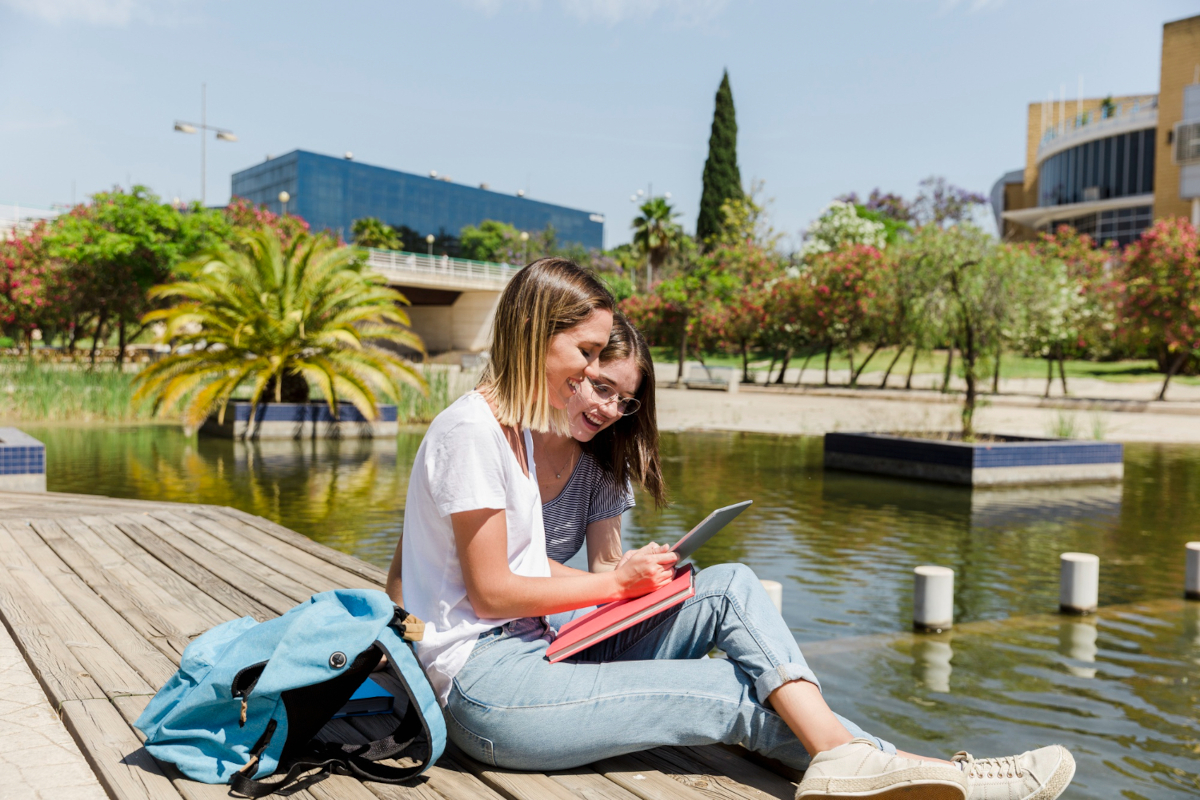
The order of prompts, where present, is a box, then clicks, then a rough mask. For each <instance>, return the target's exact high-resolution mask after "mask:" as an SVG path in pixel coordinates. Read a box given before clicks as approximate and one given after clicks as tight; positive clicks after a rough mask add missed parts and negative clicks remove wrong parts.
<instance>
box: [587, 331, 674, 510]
mask: <svg viewBox="0 0 1200 800" xmlns="http://www.w3.org/2000/svg"><path fill="white" fill-rule="evenodd" d="M631 356H632V357H633V359H634V362H635V363H636V364H637V370H638V372H639V373H640V374H641V376H642V380H641V383H640V384H639V385H638V390H637V394H635V395H634V397H636V398H637V400H638V402H639V403H640V404H641V405H640V407H639V408H638V411H637V413H636V414H631V415H629V416H628V417H621V418H620V419H619V420H617V421H616V422H615V423H613V424H612V425H611V426H609V427H608V428H605V429H604V430H602V431H600V433H598V434H596V437H595V438H593V439H592V440H591V441H590V442H584V443H582V444H581V447H583V449H584V452H587V453H590V454H591V456H592V458H594V459H596V463H597V464H599V465H600V467H601V468H603V469H604V470H605V471H606V472H608V473H609V474H610V475H612V476H613V477H614V478H616V481H617V485H618V486H624V485H625V481H626V480H631V481H633V482H635V483H637V484H639V485H640V486H641V487H642V488H643V489H645V490H646V492H647V493H648V494H649V495H650V496H651V497H653V498H654V505H655V507H657V508H662V507H664V506H665V505H666V504H667V488H666V484H664V482H663V476H662V459H661V458H660V457H659V454H658V411H657V409H656V408H655V405H654V360H653V359H652V358H651V357H650V347H649V345H647V344H646V340H645V338H644V337H643V336H642V334H641V333H640V332H638V329H637V328H635V327H633V325H632V324H630V322H629V320H627V319H626V318H625V315H624V314H622V313H621V312H619V311H618V312H616V313H614V314H613V327H612V333H610V334H609V337H608V344H607V345H606V346H605V348H604V349H603V350H602V351H601V352H600V363H601V364H605V363H608V362H612V361H621V360H622V359H626V358H629V357H631Z"/></svg>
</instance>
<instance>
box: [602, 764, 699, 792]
mask: <svg viewBox="0 0 1200 800" xmlns="http://www.w3.org/2000/svg"><path fill="white" fill-rule="evenodd" d="M592 768H593V769H595V770H596V771H597V772H599V773H600V774H601V775H603V776H604V777H606V778H608V779H609V780H610V781H612V782H613V783H616V784H618V785H619V786H621V787H622V788H624V789H627V790H629V791H630V792H633V793H634V794H636V795H637V796H638V797H640V798H642V800H709V798H710V795H707V794H705V793H704V792H701V791H700V790H699V789H697V788H695V787H692V786H688V785H686V784H684V783H680V782H679V781H677V780H673V779H672V778H670V777H669V776H667V775H664V774H663V773H661V772H659V771H658V770H657V769H654V768H653V767H650V766H648V765H647V764H646V763H645V762H642V761H639V760H637V759H636V758H634V757H633V756H632V755H624V756H615V757H613V758H604V759H601V760H600V761H597V762H596V763H594V764H592Z"/></svg>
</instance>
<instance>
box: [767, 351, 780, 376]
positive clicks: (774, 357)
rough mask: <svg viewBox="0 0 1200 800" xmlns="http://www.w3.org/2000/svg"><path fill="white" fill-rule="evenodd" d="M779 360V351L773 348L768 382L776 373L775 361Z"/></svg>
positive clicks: (768, 366)
mask: <svg viewBox="0 0 1200 800" xmlns="http://www.w3.org/2000/svg"><path fill="white" fill-rule="evenodd" d="M778 360H779V353H777V352H775V350H774V349H772V350H771V363H770V364H768V365H767V383H768V384H769V383H770V382H771V376H772V375H774V374H775V362H776V361H778Z"/></svg>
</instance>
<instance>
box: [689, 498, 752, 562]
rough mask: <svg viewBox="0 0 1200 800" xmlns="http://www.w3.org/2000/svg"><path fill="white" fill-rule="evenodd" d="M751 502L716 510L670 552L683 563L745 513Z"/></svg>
mask: <svg viewBox="0 0 1200 800" xmlns="http://www.w3.org/2000/svg"><path fill="white" fill-rule="evenodd" d="M753 502H754V501H753V500H743V501H742V502H740V503H734V504H733V505H731V506H725V507H724V508H718V509H717V510H716V511H714V512H712V513H711V514H709V515H708V516H707V517H705V518H704V519H703V520H702V521H701V522H700V524H699V525H697V526H696V527H694V528H692V529H691V530H690V531H688V532H687V533H685V534H684V535H683V538H682V539H680V540H679V541H678V542H676V543H675V545H674V546H673V547H672V548H671V552H672V553H677V554H678V555H679V560H680V561H683V560H684V559H685V558H687V557H688V556H690V555H691V554H692V553H694V552H696V551H697V550H699V549H700V546H701V545H703V544H704V543H705V542H707V541H708V540H709V539H711V538H712V537H713V534H715V533H716V532H717V531H719V530H721V528H724V527H725V526H726V525H728V524H729V523H730V522H732V521H733V518H734V517H736V516H737V515H738V514H740V513H742V512H743V511H745V510H746V507H747V506H749V505H750V504H751V503H753Z"/></svg>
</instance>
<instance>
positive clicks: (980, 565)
mask: <svg viewBox="0 0 1200 800" xmlns="http://www.w3.org/2000/svg"><path fill="white" fill-rule="evenodd" d="M24 430H26V431H28V432H29V433H31V434H32V435H34V436H36V437H38V438H40V439H41V440H43V441H44V442H46V446H47V464H48V475H47V482H48V484H49V488H50V489H51V490H52V491H63V492H81V493H91V494H102V495H108V496H112V497H134V498H140V499H146V500H169V501H175V502H196V503H216V504H222V505H231V506H235V507H237V508H241V509H244V510H246V511H249V512H251V513H254V514H260V515H262V516H264V517H267V518H270V519H273V520H275V521H277V522H279V523H281V524H283V525H286V526H287V527H289V528H292V529H294V530H297V531H300V532H301V533H304V534H306V535H308V536H310V537H312V538H313V539H315V540H317V541H320V542H323V543H325V544H328V545H330V546H332V547H336V548H338V549H340V550H344V551H346V552H349V553H353V554H354V555H357V556H360V557H362V558H364V559H366V560H368V561H371V562H374V563H376V564H379V565H381V566H385V567H386V565H387V562H388V560H389V559H390V558H391V554H392V551H393V549H394V548H395V544H396V541H397V539H398V537H399V534H400V531H401V527H402V524H403V516H404V497H405V492H406V491H407V485H408V475H409V471H410V469H411V466H412V461H413V457H414V455H415V453H416V450H417V446H418V445H419V444H420V441H421V436H422V431H420V430H414V431H411V432H405V433H401V435H400V436H399V437H398V438H397V440H396V441H395V442H392V441H386V442H359V441H343V442H330V441H325V442H261V443H253V444H243V443H235V442H230V441H224V440H214V439H195V438H185V437H184V436H183V435H181V434H180V433H179V432H178V431H177V430H176V429H174V428H158V427H128V428H122V427H103V428H84V427H79V428H73V427H58V428H37V427H35V426H24ZM663 451H664V455H665V461H666V463H665V471H666V477H667V482H668V485H669V486H670V489H671V499H672V506H671V507H670V508H669V509H668V510H666V511H664V512H656V511H655V510H654V509H653V508H652V507H650V506H649V505H648V504H647V503H646V502H645V501H644V500H643V499H642V498H639V500H640V501H641V504H640V505H639V506H638V507H637V508H635V509H634V510H633V511H632V512H630V513H629V514H628V515H627V519H626V524H625V537H626V544H627V546H638V545H640V544H644V543H646V542H648V541H652V540H653V541H660V542H661V541H673V540H674V539H675V538H678V536H679V535H680V534H681V533H682V532H683V531H685V530H686V529H688V528H690V527H691V526H692V525H693V524H694V523H695V522H697V521H698V520H700V519H701V518H702V517H703V516H704V515H705V514H707V513H708V511H709V510H711V509H712V508H714V507H717V506H720V505H725V504H728V503H731V502H735V501H737V500H742V499H746V498H750V499H753V500H754V501H755V502H754V505H753V506H752V507H751V508H750V510H749V511H747V512H746V513H745V514H743V516H742V517H741V518H739V519H738V520H737V521H736V522H735V523H734V524H733V525H731V526H730V527H729V528H728V529H726V530H725V531H724V532H722V533H721V534H720V535H718V536H717V537H716V538H715V539H714V540H713V541H712V542H711V543H710V544H708V545H707V546H706V547H705V548H704V549H703V550H701V551H700V552H699V553H698V554H697V561H698V562H699V563H700V565H701V566H704V565H707V564H712V563H717V562H721V561H741V562H744V563H746V564H749V565H750V566H752V567H753V568H754V569H755V571H756V572H757V573H758V575H759V576H760V577H762V578H772V579H775V580H778V581H780V582H781V583H782V584H783V587H784V616H785V617H786V619H787V621H788V624H789V625H790V626H791V628H792V630H793V632H794V633H795V635H796V638H797V639H798V640H799V641H800V642H801V643H809V642H816V641H822V640H831V639H838V640H844V639H847V638H849V637H864V636H870V635H876V636H874V637H873V638H870V639H860V640H855V641H849V642H847V641H839V642H837V643H836V644H830V643H823V644H820V645H813V646H812V650H811V652H812V661H813V663H814V666H815V667H816V668H817V670H818V674H819V675H821V676H822V677H823V681H824V684H825V688H826V691H827V694H828V696H829V698H830V700H831V702H832V704H833V705H834V706H835V708H837V709H838V710H840V711H842V712H843V713H846V715H847V716H850V717H852V718H854V719H856V720H858V721H860V722H861V723H862V724H864V726H865V727H867V728H868V729H869V730H872V731H873V732H876V733H878V734H879V735H882V736H884V737H886V738H891V739H893V740H894V741H896V742H897V744H900V745H901V746H902V747H905V748H907V749H912V750H917V751H925V752H940V753H948V752H953V751H954V750H958V749H967V750H971V751H972V752H974V753H975V754H976V755H987V754H993V755H995V754H1005V753H1008V752H1011V751H1014V750H1015V749H1019V748H1022V747H1026V746H1032V745H1034V744H1041V743H1048V742H1052V741H1062V742H1064V743H1066V744H1068V745H1070V746H1071V747H1072V749H1073V750H1074V751H1075V752H1076V754H1077V756H1078V757H1079V761H1080V775H1079V778H1078V779H1077V780H1076V783H1075V784H1074V786H1073V787H1072V790H1071V792H1070V793H1069V794H1068V795H1067V796H1068V797H1070V796H1074V797H1079V798H1082V797H1126V798H1141V797H1145V798H1159V797H1174V796H1178V797H1193V796H1197V795H1200V712H1198V710H1197V701H1198V700H1200V688H1198V685H1200V604H1184V603H1182V602H1181V601H1176V600H1174V598H1178V597H1179V595H1180V592H1181V587H1182V585H1183V571H1184V557H1183V555H1184V543H1185V542H1188V541H1192V540H1197V539H1200V515H1197V514H1196V513H1195V507H1194V503H1193V498H1194V497H1196V496H1197V494H1198V492H1200V448H1195V447H1182V446H1167V445H1129V446H1127V447H1126V456H1125V467H1126V474H1125V480H1124V482H1123V484H1120V485H1110V486H1078V487H1066V488H1045V489H1020V490H1008V491H976V492H971V491H970V490H968V489H961V488H956V487H949V486H939V485H929V484H923V483H916V482H908V481H900V480H890V479H877V478H870V477H864V476H858V475H854V474H850V473H837V472H828V473H827V472H825V471H823V470H822V468H821V441H820V439H819V438H806V437H783V436H779V437H772V436H764V435H753V434H725V433H684V434H668V435H665V436H664V438H663ZM1071 550H1080V551H1085V552H1091V553H1095V554H1097V555H1099V556H1100V558H1101V588H1100V602H1101V604H1102V605H1105V606H1112V605H1123V604H1130V603H1138V602H1143V601H1155V600H1163V599H1166V598H1171V601H1169V602H1156V603H1150V604H1149V605H1147V606H1145V607H1143V608H1139V609H1136V610H1135V609H1125V610H1119V611H1117V612H1116V613H1111V614H1104V615H1101V617H1100V618H1098V619H1091V620H1087V621H1083V622H1080V621H1077V620H1069V619H1066V618H1059V617H1049V618H1038V617H1032V618H1030V619H1023V620H1017V621H1015V622H1010V623H1006V624H1004V625H988V624H982V625H981V624H978V623H981V621H986V620H1000V619H1005V618H1010V617H1027V616H1029V615H1038V614H1044V613H1046V612H1051V611H1053V610H1054V609H1055V608H1056V607H1057V598H1058V554H1059V553H1062V552H1065V551H1071ZM923 563H933V564H941V565H945V566H949V567H952V568H953V569H954V570H955V574H956V583H957V592H956V608H955V615H956V620H958V622H959V623H977V624H960V627H959V629H958V630H957V632H956V633H955V634H954V635H953V636H949V635H947V636H943V637H940V638H939V637H913V636H910V635H907V634H906V633H904V634H903V635H899V636H895V637H886V636H878V635H880V634H896V633H902V632H906V631H907V630H908V627H909V621H910V620H911V611H912V606H911V603H912V598H911V592H912V582H911V581H912V578H911V575H912V568H913V567H914V566H915V565H917V564H923Z"/></svg>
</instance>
